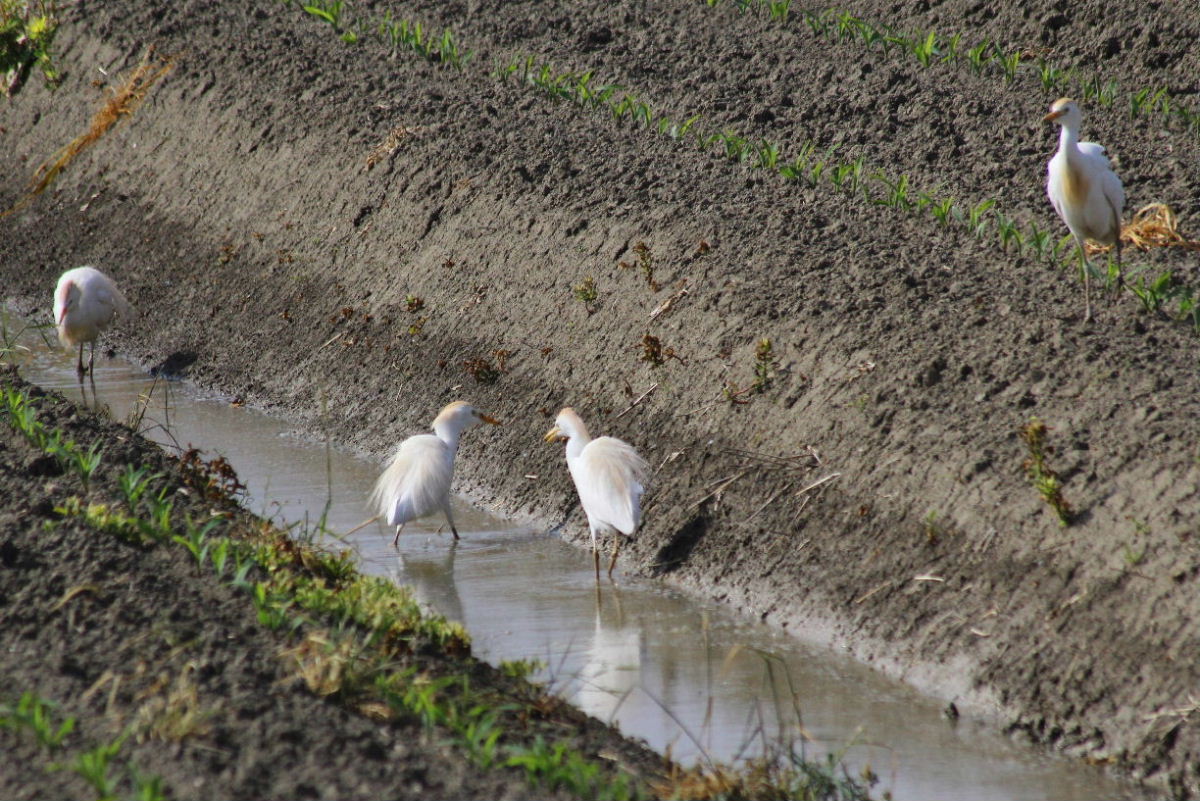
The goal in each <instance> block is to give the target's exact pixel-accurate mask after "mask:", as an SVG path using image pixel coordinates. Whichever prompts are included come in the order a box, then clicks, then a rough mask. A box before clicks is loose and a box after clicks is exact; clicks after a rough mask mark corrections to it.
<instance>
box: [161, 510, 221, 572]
mask: <svg viewBox="0 0 1200 801" xmlns="http://www.w3.org/2000/svg"><path fill="white" fill-rule="evenodd" d="M213 523H215V521H212V522H210V523H209V525H207V526H204V527H203V528H197V527H196V526H193V525H188V526H187V529H186V531H185V533H184V534H182V535H181V534H174V535H172V536H171V539H172V540H174V541H175V542H177V543H179V544H180V545H182V546H183V547H184V548H187V550H188V553H190V554H191V555H192V557H193V558H194V559H195V560H196V564H197V565H199V566H201V567H203V566H204V563H205V562H206V561H207V560H208V549H209V547H210V546H209V542H208V535H209V532H210V531H211V530H212V525H213Z"/></svg>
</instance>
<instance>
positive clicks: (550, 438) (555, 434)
mask: <svg viewBox="0 0 1200 801" xmlns="http://www.w3.org/2000/svg"><path fill="white" fill-rule="evenodd" d="M542 439H544V440H546V442H561V441H563V440H564V439H566V437H564V436H563V433H562V432H561V431H559V430H558V426H555V427H554V428H552V429H550V430H549V431H547V432H546V436H544V437H542Z"/></svg>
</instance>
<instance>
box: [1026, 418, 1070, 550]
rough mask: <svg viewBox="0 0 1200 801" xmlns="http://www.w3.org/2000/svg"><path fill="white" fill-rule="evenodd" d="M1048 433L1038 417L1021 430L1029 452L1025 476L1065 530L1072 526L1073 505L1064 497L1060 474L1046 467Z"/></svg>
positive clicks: (1030, 420) (1031, 419)
mask: <svg viewBox="0 0 1200 801" xmlns="http://www.w3.org/2000/svg"><path fill="white" fill-rule="evenodd" d="M1047 433H1049V429H1048V428H1047V427H1046V424H1045V423H1043V422H1042V421H1041V420H1039V419H1038V418H1036V417H1031V418H1030V419H1029V422H1028V423H1026V424H1025V426H1024V427H1023V428H1022V429H1021V440H1022V441H1023V442H1024V443H1025V447H1026V449H1027V450H1028V451H1029V456H1028V457H1027V458H1026V459H1025V463H1024V468H1025V475H1026V476H1028V478H1029V481H1030V483H1032V484H1033V486H1034V488H1035V489H1036V490H1037V491H1038V493H1039V494H1040V495H1041V496H1042V500H1044V501H1045V502H1046V503H1047V504H1048V505H1049V506H1050V508H1051V509H1053V510H1054V515H1055V516H1056V517H1057V518H1058V524H1059V525H1060V526H1063V527H1064V528H1065V527H1066V526H1069V525H1071V520H1072V518H1073V517H1074V513H1073V512H1072V511H1071V505H1070V504H1069V503H1067V500H1066V498H1064V497H1063V494H1062V481H1061V480H1060V479H1059V477H1058V473H1056V472H1054V471H1053V470H1051V469H1050V468H1049V467H1048V466H1047V465H1046V453H1047V452H1048V448H1047V446H1046V435H1047Z"/></svg>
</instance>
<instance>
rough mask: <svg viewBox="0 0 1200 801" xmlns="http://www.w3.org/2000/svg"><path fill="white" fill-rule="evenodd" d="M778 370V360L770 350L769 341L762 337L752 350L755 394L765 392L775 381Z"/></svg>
mask: <svg viewBox="0 0 1200 801" xmlns="http://www.w3.org/2000/svg"><path fill="white" fill-rule="evenodd" d="M778 369H779V359H778V358H777V357H776V356H775V352H774V350H772V348H771V340H770V339H769V338H767V337H763V338H762V339H760V340H758V344H757V345H756V346H755V348H754V384H752V388H753V389H754V392H755V394H761V393H763V392H766V390H767V387H769V386H771V382H772V381H774V380H775V373H776V372H777V371H778Z"/></svg>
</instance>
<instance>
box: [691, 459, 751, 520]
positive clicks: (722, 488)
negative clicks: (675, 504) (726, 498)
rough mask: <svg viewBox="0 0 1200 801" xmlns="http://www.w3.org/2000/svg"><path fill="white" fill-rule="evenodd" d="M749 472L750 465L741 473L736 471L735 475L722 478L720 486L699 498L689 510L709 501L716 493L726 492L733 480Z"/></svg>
mask: <svg viewBox="0 0 1200 801" xmlns="http://www.w3.org/2000/svg"><path fill="white" fill-rule="evenodd" d="M749 472H750V468H748V467H747V468H746V469H745V470H742V471H741V472H739V473H735V474H734V475H732V476H730V477H729V478H725V479H721V481H720V484H719V486H718V487H717V488H716V489H715V490H713V491H712V492H710V493H708V494H707V495H705V496H704V497H703V498H701V499H700V500H698V501H696V502H695V503H693V504H692V505H691V506H689V507H688V509H689V510H690V509H695V508H697V507H698V506H700V504H702V503H704V502H705V501H707V500H708V499H709V498H711V497H713V496H714V495H720V494H721V493H722V492H724V491H725V489H726V488H727V487H728V486H729V485H730V484H732V483H733V482H735V481H737V480H738V479H739V478H741V477H742V476H744V475H746V474H747V473H749Z"/></svg>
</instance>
